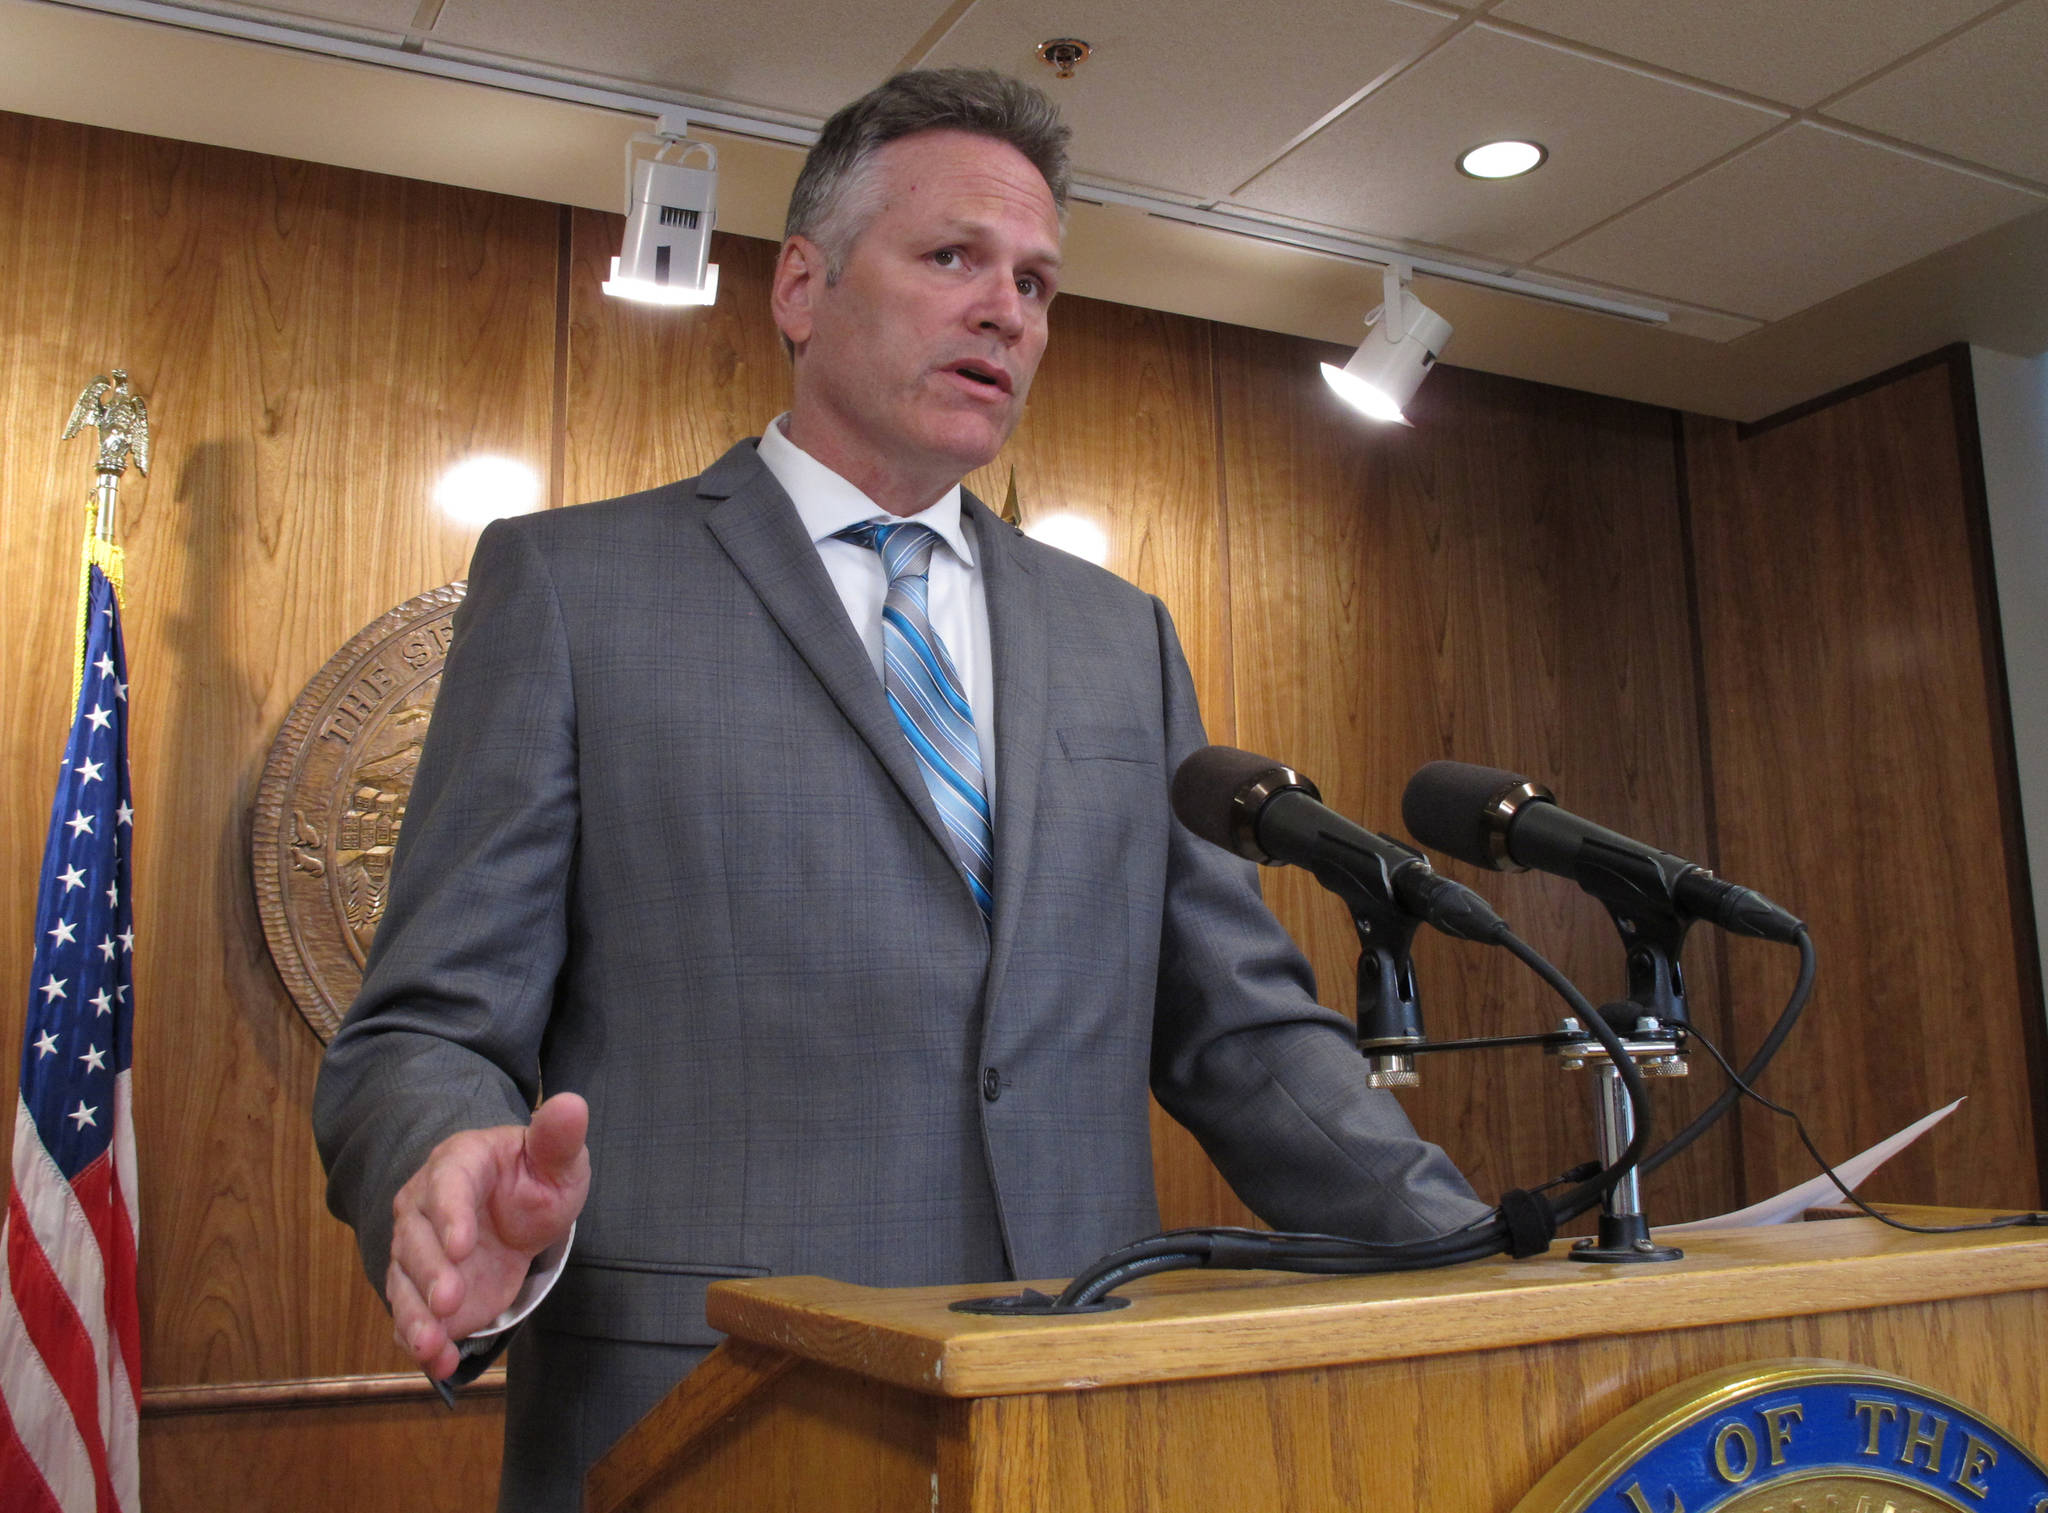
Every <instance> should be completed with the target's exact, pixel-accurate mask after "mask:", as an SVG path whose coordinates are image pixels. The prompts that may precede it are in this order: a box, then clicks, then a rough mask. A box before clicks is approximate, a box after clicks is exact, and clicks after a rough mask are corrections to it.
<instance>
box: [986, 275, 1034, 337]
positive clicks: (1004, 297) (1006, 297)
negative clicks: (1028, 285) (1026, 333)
mask: <svg viewBox="0 0 2048 1513" xmlns="http://www.w3.org/2000/svg"><path fill="white" fill-rule="evenodd" d="M973 313H974V323H975V327H976V329H978V330H982V331H992V332H995V333H996V334H998V335H1000V336H1002V337H1003V338H1004V339H1005V340H1013V339H1015V338H1016V337H1017V336H1019V335H1020V334H1022V332H1023V330H1024V321H1025V315H1024V296H1023V294H1022V293H1021V292H1020V291H1019V290H1018V288H1017V280H1016V279H1015V278H1013V277H1012V276H1010V275H1009V274H1007V273H1004V274H996V275H993V276H991V277H990V278H989V279H988V280H987V281H986V283H985V284H984V285H983V287H982V289H981V291H980V298H979V299H977V300H976V301H975V306H974V312H973Z"/></svg>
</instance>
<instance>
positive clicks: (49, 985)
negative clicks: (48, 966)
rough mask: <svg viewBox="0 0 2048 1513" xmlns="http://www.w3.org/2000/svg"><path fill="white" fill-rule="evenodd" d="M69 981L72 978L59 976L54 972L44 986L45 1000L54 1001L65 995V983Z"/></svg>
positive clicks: (45, 1001)
mask: <svg viewBox="0 0 2048 1513" xmlns="http://www.w3.org/2000/svg"><path fill="white" fill-rule="evenodd" d="M69 981H71V979H70V978H68V977H58V976H55V975H54V974H53V975H52V976H51V978H50V980H49V981H48V982H46V983H44V984H43V986H42V994H43V1002H44V1003H54V1002H55V1001H56V1000H57V999H59V998H62V997H63V996H64V984H65V983H67V982H69Z"/></svg>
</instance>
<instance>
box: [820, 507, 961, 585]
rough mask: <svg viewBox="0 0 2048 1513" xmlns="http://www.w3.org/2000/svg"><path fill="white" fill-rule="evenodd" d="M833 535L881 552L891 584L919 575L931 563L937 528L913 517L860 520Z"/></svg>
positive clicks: (937, 536) (920, 575)
mask: <svg viewBox="0 0 2048 1513" xmlns="http://www.w3.org/2000/svg"><path fill="white" fill-rule="evenodd" d="M833 534H834V535H836V536H838V537H839V539H840V540H842V541H851V542H852V543H853V544H854V545H855V546H865V547H868V548H869V549H871V550H873V551H875V552H878V553H880V554H881V558H882V570H883V571H884V572H886V573H887V574H888V575H889V581H890V582H891V583H894V582H895V581H896V580H897V579H898V578H915V577H922V576H923V575H924V573H925V571H926V570H927V569H928V568H930V566H931V561H932V548H933V547H934V546H936V545H938V541H939V533H938V532H937V531H935V530H933V529H932V528H931V527H930V526H928V525H919V524H917V522H915V521H912V520H903V521H898V522H897V523H896V524H894V525H882V524H880V523H878V522H876V521H873V520H863V521H862V522H861V523H860V524H859V525H849V526H848V527H847V528H846V529H845V530H843V531H835V532H834V533H833Z"/></svg>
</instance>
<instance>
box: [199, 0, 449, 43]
mask: <svg viewBox="0 0 2048 1513" xmlns="http://www.w3.org/2000/svg"><path fill="white" fill-rule="evenodd" d="M171 3H173V4H180V3H184V0H171ZM206 9H208V10H212V11H219V12H221V13H223V14H225V15H230V16H247V17H248V18H249V19H251V20H253V21H265V22H269V23H270V24H272V25H276V26H294V25H296V26H301V27H303V26H306V25H308V24H311V25H315V26H319V27H322V28H323V29H326V30H345V31H349V32H357V33H372V34H378V35H380V36H381V37H383V38H384V39H386V40H390V41H393V42H395V41H397V40H398V39H399V38H401V37H403V36H404V35H405V34H406V32H407V31H408V30H409V29H410V28H411V26H412V18H413V15H414V13H415V12H417V11H418V9H419V0H318V3H316V4H310V5H243V4H237V3H235V0H212V3H210V4H208V5H207V7H206Z"/></svg>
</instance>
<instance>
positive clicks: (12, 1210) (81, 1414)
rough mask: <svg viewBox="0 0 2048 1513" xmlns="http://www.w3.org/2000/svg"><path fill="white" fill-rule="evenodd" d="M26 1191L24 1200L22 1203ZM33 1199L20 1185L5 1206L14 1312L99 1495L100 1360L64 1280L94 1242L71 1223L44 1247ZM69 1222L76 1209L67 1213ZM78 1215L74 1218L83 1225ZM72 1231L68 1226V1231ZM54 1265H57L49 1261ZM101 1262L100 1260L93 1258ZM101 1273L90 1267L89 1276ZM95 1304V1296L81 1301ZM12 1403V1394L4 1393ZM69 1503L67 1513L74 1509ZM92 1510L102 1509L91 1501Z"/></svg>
mask: <svg viewBox="0 0 2048 1513" xmlns="http://www.w3.org/2000/svg"><path fill="white" fill-rule="evenodd" d="M24 1134H26V1135H28V1136H29V1138H30V1139H31V1140H33V1138H34V1134H35V1131H34V1129H33V1127H29V1128H26V1129H25V1128H24V1127H23V1124H22V1123H21V1122H17V1123H16V1125H15V1131H14V1138H15V1144H16V1146H17V1148H18V1147H19V1146H20V1144H21V1142H22V1137H23V1135H24ZM24 1189H26V1191H27V1194H28V1198H27V1199H26V1200H25V1198H24ZM35 1196H36V1193H35V1189H34V1187H33V1186H32V1185H29V1184H23V1183H21V1182H20V1181H19V1178H18V1177H17V1181H16V1186H15V1191H14V1194H13V1196H12V1197H11V1198H10V1199H9V1200H8V1205H7V1271H8V1277H9V1281H10V1283H11V1286H12V1290H13V1294H14V1304H15V1307H16V1309H17V1311H18V1316H19V1322H20V1324H21V1330H22V1334H23V1336H24V1337H25V1338H26V1340H27V1343H28V1347H29V1349H30V1350H32V1351H33V1352H34V1353H35V1354H36V1356H37V1357H38V1358H39V1359H40V1360H41V1362H42V1365H43V1370H44V1373H45V1374H46V1376H47V1378H48V1380H49V1383H50V1385H51V1387H53V1388H54V1389H55V1390H56V1393H57V1395H58V1396H59V1397H60V1398H62V1399H63V1402H64V1405H65V1407H66V1408H67V1409H68V1410H69V1412H70V1418H71V1425H72V1429H73V1432H74V1433H75V1434H76V1435H77V1436H78V1439H79V1441H80V1442H81V1444H82V1445H83V1446H84V1449H85V1454H86V1463H87V1467H88V1474H89V1475H90V1476H91V1478H92V1485H93V1486H94V1487H95V1488H97V1487H99V1486H101V1485H103V1484H104V1483H105V1482H106V1479H107V1451H106V1445H105V1443H104V1442H103V1441H102V1440H101V1438H100V1433H99V1425H100V1424H101V1423H102V1422H104V1420H103V1419H102V1417H101V1414H100V1386H99V1382H100V1378H101V1377H102V1376H103V1375H104V1370H103V1368H102V1366H101V1364H100V1358H99V1353H98V1351H97V1350H95V1348H94V1343H95V1342H94V1339H93V1336H92V1333H91V1330H90V1328H89V1326H88V1324H87V1322H86V1320H85V1319H84V1318H82V1317H81V1316H80V1310H79V1308H78V1307H77V1299H78V1296H79V1294H78V1293H77V1292H74V1291H73V1288H72V1287H71V1286H70V1285H67V1281H69V1280H70V1277H67V1273H70V1274H72V1275H73V1276H75V1273H76V1272H77V1270H78V1269H79V1268H78V1267H77V1266H76V1265H71V1266H67V1265H66V1264H65V1263H66V1262H67V1261H71V1262H75V1261H76V1258H77V1254H78V1249H79V1246H78V1243H77V1239H78V1233H77V1232H80V1231H82V1234H83V1238H84V1242H85V1244H86V1245H88V1246H90V1245H91V1243H92V1235H91V1231H90V1230H89V1229H85V1228H84V1226H83V1224H82V1222H77V1221H74V1222H75V1224H76V1230H75V1231H74V1233H70V1234H66V1235H65V1236H64V1237H63V1241H62V1242H61V1243H60V1244H58V1245H55V1246H53V1245H51V1244H50V1243H49V1241H48V1240H44V1241H43V1242H42V1243H41V1244H40V1245H38V1243H37V1236H36V1233H35V1227H34V1225H33V1224H32V1223H31V1221H30V1218H29V1213H30V1211H31V1204H32V1202H33V1199H34V1197H35ZM65 1212H66V1213H67V1215H69V1214H72V1213H75V1208H74V1207H73V1206H71V1205H66V1208H65ZM82 1219H83V1215H79V1216H78V1221H82ZM69 1227H70V1226H67V1228H69ZM53 1254H55V1255H56V1256H57V1257H58V1259H56V1260H55V1261H54V1262H53V1261H52V1259H51V1256H52V1255H53ZM93 1259H94V1261H95V1262H96V1261H97V1260H98V1256H97V1253H95V1255H94V1257H93ZM92 1269H93V1270H94V1271H97V1270H98V1267H97V1266H96V1265H95V1266H94V1267H93V1268H92ZM85 1295H86V1296H87V1297H88V1298H92V1299H93V1301H97V1298H95V1297H94V1295H93V1293H92V1292H90V1291H88V1292H87V1293H86V1294H85ZM7 1396H8V1398H9V1399H10V1401H11V1400H12V1399H13V1398H14V1392H13V1389H12V1388H11V1387H10V1388H9V1389H8V1391H7ZM72 1505H73V1504H72V1503H71V1500H70V1497H69V1496H68V1494H67V1496H66V1500H65V1506H66V1507H67V1508H68V1507H71V1506H72ZM92 1506H94V1507H98V1506H100V1503H99V1499H98V1498H97V1496H95V1498H94V1500H93V1503H92Z"/></svg>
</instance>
